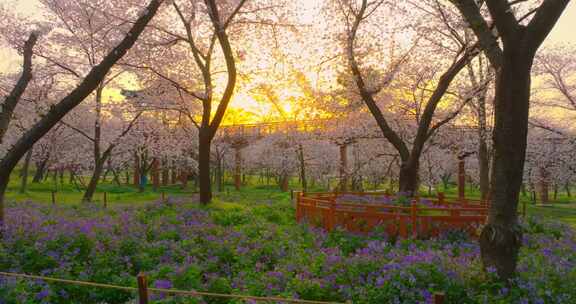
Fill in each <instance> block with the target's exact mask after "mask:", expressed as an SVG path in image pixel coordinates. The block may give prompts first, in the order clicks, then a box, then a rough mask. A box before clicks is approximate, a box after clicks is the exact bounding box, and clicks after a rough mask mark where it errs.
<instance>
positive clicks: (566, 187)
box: [564, 183, 572, 197]
mask: <svg viewBox="0 0 576 304" xmlns="http://www.w3.org/2000/svg"><path fill="white" fill-rule="evenodd" d="M564 189H565V190H566V195H567V196H568V197H572V194H571V193H570V184H569V183H566V184H565V185H564Z"/></svg>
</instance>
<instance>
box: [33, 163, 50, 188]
mask: <svg viewBox="0 0 576 304" xmlns="http://www.w3.org/2000/svg"><path fill="white" fill-rule="evenodd" d="M47 163H48V159H44V160H42V161H39V162H36V172H35V173H34V178H32V182H33V183H39V182H41V181H42V180H43V179H44V172H45V171H46V164H47Z"/></svg>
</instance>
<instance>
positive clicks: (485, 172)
mask: <svg viewBox="0 0 576 304" xmlns="http://www.w3.org/2000/svg"><path fill="white" fill-rule="evenodd" d="M478 163H479V166H480V168H479V169H480V170H479V171H480V172H479V173H480V198H481V199H482V200H485V199H487V198H488V194H489V192H490V155H489V153H488V145H487V144H486V141H485V140H481V141H480V143H479V145H478Z"/></svg>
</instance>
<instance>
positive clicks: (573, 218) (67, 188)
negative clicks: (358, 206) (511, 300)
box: [7, 178, 576, 227]
mask: <svg viewBox="0 0 576 304" xmlns="http://www.w3.org/2000/svg"><path fill="white" fill-rule="evenodd" d="M19 183H20V181H19V179H17V178H13V179H12V180H11V182H10V184H9V186H8V191H7V197H8V200H9V201H16V202H21V201H28V200H29V201H34V202H41V203H51V202H52V191H55V198H56V203H57V204H64V205H75V204H79V203H80V201H81V199H82V194H83V191H82V189H78V188H77V187H76V186H74V185H72V184H69V183H67V182H64V183H63V184H60V183H57V184H56V183H54V182H53V181H52V178H49V179H47V180H45V181H43V182H41V183H32V181H31V180H30V182H29V184H28V190H27V192H26V193H19V192H18V189H19ZM290 188H291V189H296V190H298V189H299V184H298V182H297V181H296V180H294V181H292V182H291V187H290ZM314 190H315V191H322V189H314ZM439 190H444V189H443V188H440V189H439ZM104 192H106V193H107V202H108V204H109V205H114V204H140V203H146V202H152V201H157V200H159V199H160V198H161V193H162V192H164V193H165V195H166V196H167V197H191V198H192V197H193V196H194V192H195V189H194V187H193V184H192V183H189V184H188V187H187V188H186V189H182V188H181V186H180V185H170V186H163V187H160V189H159V190H157V191H153V189H152V186H151V185H148V186H147V187H146V188H145V190H144V191H143V192H139V191H138V189H137V188H136V187H134V186H132V185H120V186H119V185H116V184H113V183H111V182H102V183H100V185H99V186H98V189H97V191H96V194H95V196H94V203H96V204H101V203H102V202H103V196H104ZM422 194H423V195H424V196H426V194H427V191H422ZM214 195H215V204H214V207H223V208H227V207H236V208H246V206H251V205H259V204H271V203H274V202H279V201H285V202H287V201H288V200H289V199H290V193H289V192H281V191H280V190H279V188H278V187H277V186H276V185H258V184H257V182H256V181H251V184H250V185H249V186H246V187H244V188H242V189H241V190H240V191H237V190H235V189H234V187H233V185H231V184H225V185H224V189H223V191H221V192H218V191H214ZM445 195H446V197H447V198H448V199H451V198H455V197H457V188H456V187H455V186H454V185H452V186H451V187H449V188H448V189H447V191H445ZM466 195H467V197H469V198H474V199H477V198H479V197H480V193H479V191H478V190H477V189H476V188H472V187H469V188H468V189H467V190H466ZM520 200H521V205H520V207H519V208H520V209H521V208H522V204H524V203H525V204H526V209H527V213H528V214H529V215H541V216H543V217H546V218H549V219H558V220H561V221H563V222H565V223H568V224H570V225H572V226H574V227H576V203H575V202H574V200H573V198H571V197H568V196H567V195H566V194H565V193H564V192H562V193H559V195H558V198H557V200H556V201H553V202H550V203H549V204H547V205H546V206H542V205H540V204H534V203H533V202H532V201H531V200H530V197H529V196H522V195H521V197H520Z"/></svg>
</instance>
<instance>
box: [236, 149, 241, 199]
mask: <svg viewBox="0 0 576 304" xmlns="http://www.w3.org/2000/svg"><path fill="white" fill-rule="evenodd" d="M234 164H235V165H234V187H235V188H236V190H240V187H241V186H242V150H241V149H240V147H239V146H237V147H234Z"/></svg>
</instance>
